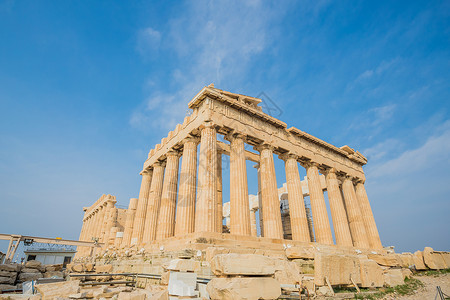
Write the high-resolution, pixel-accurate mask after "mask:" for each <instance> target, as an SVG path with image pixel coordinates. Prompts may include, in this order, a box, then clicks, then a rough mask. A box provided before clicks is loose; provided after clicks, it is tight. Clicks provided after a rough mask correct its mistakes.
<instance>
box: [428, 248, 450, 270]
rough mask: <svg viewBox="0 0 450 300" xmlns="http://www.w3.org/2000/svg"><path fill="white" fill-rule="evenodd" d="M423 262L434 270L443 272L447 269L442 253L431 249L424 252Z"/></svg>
mask: <svg viewBox="0 0 450 300" xmlns="http://www.w3.org/2000/svg"><path fill="white" fill-rule="evenodd" d="M423 260H424V262H425V265H426V266H427V267H428V268H430V269H432V270H442V269H446V268H447V264H446V263H445V260H444V258H443V257H442V255H441V253H439V252H435V251H434V250H433V248H431V247H425V249H424V250H423Z"/></svg>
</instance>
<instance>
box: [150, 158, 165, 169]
mask: <svg viewBox="0 0 450 300" xmlns="http://www.w3.org/2000/svg"><path fill="white" fill-rule="evenodd" d="M165 166H166V162H165V161H160V160H158V161H156V162H154V163H153V165H152V167H153V168H154V167H165Z"/></svg>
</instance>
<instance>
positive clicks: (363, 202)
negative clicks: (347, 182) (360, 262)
mask: <svg viewBox="0 0 450 300" xmlns="http://www.w3.org/2000/svg"><path fill="white" fill-rule="evenodd" d="M356 198H357V199H358V203H359V208H360V210H361V214H362V217H363V221H364V225H365V227H366V233H367V238H368V240H369V245H370V248H372V249H383V246H382V244H381V240H380V235H379V234H378V229H377V224H376V223H375V218H374V217H373V213H372V208H371V207H370V203H369V198H368V197H367V193H366V188H365V187H364V183H363V182H361V181H359V182H358V183H356Z"/></svg>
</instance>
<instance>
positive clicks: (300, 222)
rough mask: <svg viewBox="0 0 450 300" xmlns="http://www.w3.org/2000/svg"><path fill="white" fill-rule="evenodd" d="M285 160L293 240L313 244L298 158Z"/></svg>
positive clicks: (291, 157) (292, 156)
mask: <svg viewBox="0 0 450 300" xmlns="http://www.w3.org/2000/svg"><path fill="white" fill-rule="evenodd" d="M280 158H282V159H283V160H284V167H285V170H286V184H287V190H288V202H289V215H290V218H291V231H292V240H294V241H301V242H311V239H310V236H309V228H308V219H307V217H306V209H305V201H304V199H303V191H302V184H301V180H300V174H299V172H298V163H297V156H295V155H292V154H287V155H282V156H280Z"/></svg>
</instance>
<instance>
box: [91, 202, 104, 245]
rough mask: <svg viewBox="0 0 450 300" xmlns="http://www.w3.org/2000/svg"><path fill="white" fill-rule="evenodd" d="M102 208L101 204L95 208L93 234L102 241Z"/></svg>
mask: <svg viewBox="0 0 450 300" xmlns="http://www.w3.org/2000/svg"><path fill="white" fill-rule="evenodd" d="M101 210H102V208H101V206H99V207H98V208H97V209H96V210H95V217H94V218H95V222H94V233H93V236H94V237H95V238H98V240H99V241H100V239H101V226H100V225H101V212H100V211H101Z"/></svg>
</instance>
